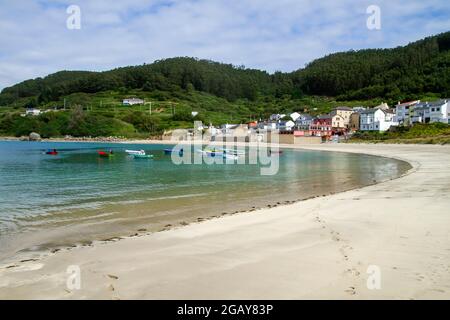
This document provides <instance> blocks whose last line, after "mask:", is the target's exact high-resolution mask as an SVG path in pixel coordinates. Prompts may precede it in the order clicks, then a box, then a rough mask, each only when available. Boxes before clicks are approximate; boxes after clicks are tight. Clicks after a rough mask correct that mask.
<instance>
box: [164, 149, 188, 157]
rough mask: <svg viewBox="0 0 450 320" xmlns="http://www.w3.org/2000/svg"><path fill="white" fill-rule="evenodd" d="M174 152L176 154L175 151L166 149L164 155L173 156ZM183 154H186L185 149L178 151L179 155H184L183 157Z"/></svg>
mask: <svg viewBox="0 0 450 320" xmlns="http://www.w3.org/2000/svg"><path fill="white" fill-rule="evenodd" d="M174 152H176V150H175V149H164V153H165V154H172V153H174ZM183 152H184V150H183V148H181V149H180V150H179V151H178V154H179V155H180V156H182V155H183Z"/></svg>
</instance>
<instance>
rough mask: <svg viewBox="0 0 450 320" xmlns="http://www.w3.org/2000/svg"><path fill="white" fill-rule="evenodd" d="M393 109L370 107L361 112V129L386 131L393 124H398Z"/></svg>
mask: <svg viewBox="0 0 450 320" xmlns="http://www.w3.org/2000/svg"><path fill="white" fill-rule="evenodd" d="M394 117H395V116H394V113H393V111H391V110H381V109H368V110H364V111H362V112H361V113H360V124H359V130H361V131H378V132H384V131H387V130H389V128H390V127H392V126H397V125H398V122H396V121H394Z"/></svg>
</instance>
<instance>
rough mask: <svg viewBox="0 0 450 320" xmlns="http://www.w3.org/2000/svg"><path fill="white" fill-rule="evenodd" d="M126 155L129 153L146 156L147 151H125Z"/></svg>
mask: <svg viewBox="0 0 450 320" xmlns="http://www.w3.org/2000/svg"><path fill="white" fill-rule="evenodd" d="M125 152H126V153H128V154H129V155H135V154H143V155H145V151H144V150H125Z"/></svg>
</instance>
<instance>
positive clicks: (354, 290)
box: [345, 287, 356, 296]
mask: <svg viewBox="0 0 450 320" xmlns="http://www.w3.org/2000/svg"><path fill="white" fill-rule="evenodd" d="M345 292H347V293H348V294H350V295H352V296H354V295H355V294H356V289H355V287H349V288H348V289H347V290H345Z"/></svg>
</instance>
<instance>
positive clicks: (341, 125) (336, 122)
mask: <svg viewBox="0 0 450 320" xmlns="http://www.w3.org/2000/svg"><path fill="white" fill-rule="evenodd" d="M330 117H331V124H332V126H333V128H336V129H338V130H340V131H344V130H345V129H347V124H346V121H345V119H344V118H343V117H342V116H340V115H338V114H335V115H330Z"/></svg>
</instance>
